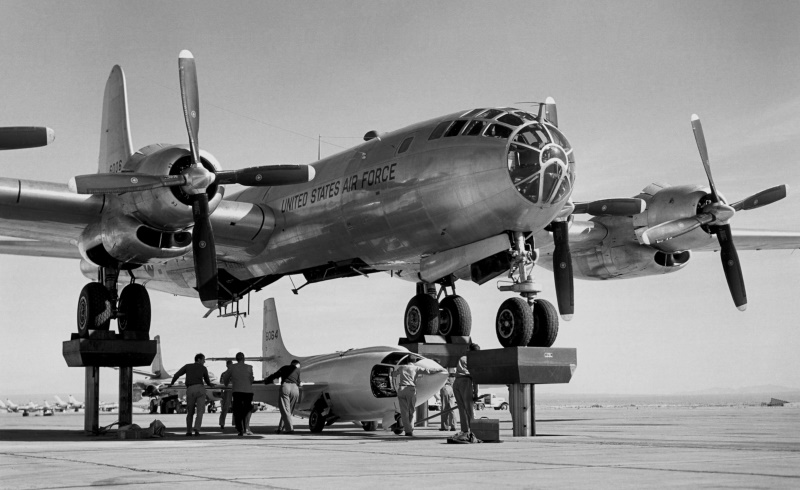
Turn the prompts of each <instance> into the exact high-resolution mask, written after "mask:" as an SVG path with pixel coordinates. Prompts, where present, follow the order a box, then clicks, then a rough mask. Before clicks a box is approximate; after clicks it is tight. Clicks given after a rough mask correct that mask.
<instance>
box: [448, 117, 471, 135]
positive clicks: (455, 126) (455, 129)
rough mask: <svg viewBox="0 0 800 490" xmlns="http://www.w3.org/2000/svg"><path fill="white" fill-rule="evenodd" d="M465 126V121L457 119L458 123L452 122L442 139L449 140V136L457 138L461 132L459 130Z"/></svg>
mask: <svg viewBox="0 0 800 490" xmlns="http://www.w3.org/2000/svg"><path fill="white" fill-rule="evenodd" d="M465 124H467V121H466V120H464V119H459V120H458V121H456V122H454V123H453V125H452V126H450V128H449V129H448V130H447V132H445V133H444V137H445V138H449V137H451V136H458V133H460V132H461V129H462V128H463V127H464V125H465Z"/></svg>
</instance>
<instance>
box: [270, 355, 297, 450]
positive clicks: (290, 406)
mask: <svg viewBox="0 0 800 490" xmlns="http://www.w3.org/2000/svg"><path fill="white" fill-rule="evenodd" d="M278 378H281V403H280V405H279V407H278V408H280V410H281V424H283V426H282V427H281V424H279V425H278V430H276V431H275V432H277V433H278V434H280V433H281V428H282V429H283V431H284V432H286V433H287V434H291V433H292V432H294V427H292V412H294V406H295V404H297V400H298V399H299V398H300V361H298V360H297V359H294V360H293V361H292V362H291V363H290V364H288V365H286V366H283V367H282V368H280V369H278V370H277V371H275V372H274V373H273V374H270V375H269V376H267V377H266V378H264V384H265V385H268V384H270V383H272V382H273V381H274V380H276V379H278Z"/></svg>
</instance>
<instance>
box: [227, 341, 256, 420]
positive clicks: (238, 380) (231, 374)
mask: <svg viewBox="0 0 800 490" xmlns="http://www.w3.org/2000/svg"><path fill="white" fill-rule="evenodd" d="M254 379H255V378H253V366H251V365H249V364H245V363H244V354H243V353H241V352H237V353H236V364H234V365H232V366H231V367H230V368H228V370H227V371H225V373H224V374H223V375H222V379H221V381H222V383H223V384H224V385H225V386H228V384H229V383H231V382H232V383H233V396H232V398H233V403H232V408H233V423H234V424H235V425H236V431H237V432H238V433H239V435H240V436H243V435H244V431H245V430H246V429H247V428H246V427H245V422H244V418H245V417H247V412H248V411H249V410H251V409H252V408H251V407H252V402H253V380H254ZM247 432H248V434H247V435H252V434H253V433H252V432H250V431H249V429H247Z"/></svg>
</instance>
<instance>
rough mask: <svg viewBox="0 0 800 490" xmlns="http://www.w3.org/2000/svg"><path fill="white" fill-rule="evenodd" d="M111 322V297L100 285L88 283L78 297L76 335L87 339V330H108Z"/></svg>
mask: <svg viewBox="0 0 800 490" xmlns="http://www.w3.org/2000/svg"><path fill="white" fill-rule="evenodd" d="M110 322H111V297H110V295H109V294H108V291H107V290H106V288H105V287H103V285H102V284H100V283H97V282H90V283H89V284H87V285H86V286H84V287H83V289H82V290H81V294H80V296H79V297H78V335H79V336H80V337H88V336H89V330H108V326H109V323H110Z"/></svg>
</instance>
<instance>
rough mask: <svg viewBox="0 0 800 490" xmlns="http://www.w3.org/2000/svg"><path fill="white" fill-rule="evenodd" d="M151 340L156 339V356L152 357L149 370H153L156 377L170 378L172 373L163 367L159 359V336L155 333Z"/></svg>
mask: <svg viewBox="0 0 800 490" xmlns="http://www.w3.org/2000/svg"><path fill="white" fill-rule="evenodd" d="M153 340H155V341H156V357H154V358H153V364H151V365H150V370H151V371H153V374H155V375H156V376H155V377H156V378H157V379H162V378H172V375H171V374H169V373H168V372H167V370H166V369H164V363H163V362H162V361H161V337H159V336H158V335H156V336H155V337H154V338H153Z"/></svg>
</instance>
